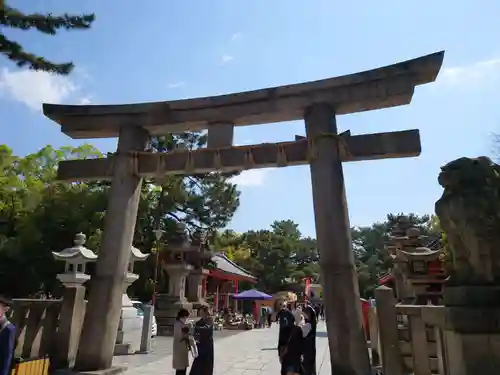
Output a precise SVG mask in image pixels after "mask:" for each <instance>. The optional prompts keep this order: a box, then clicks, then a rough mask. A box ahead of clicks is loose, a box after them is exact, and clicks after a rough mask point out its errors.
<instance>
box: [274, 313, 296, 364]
mask: <svg viewBox="0 0 500 375" xmlns="http://www.w3.org/2000/svg"><path fill="white" fill-rule="evenodd" d="M276 321H277V322H278V324H279V326H280V328H279V333H278V356H280V358H281V353H282V351H283V350H284V348H285V347H286V345H287V343H288V340H289V339H290V334H291V332H292V328H293V327H295V317H294V315H293V314H292V312H291V311H290V310H289V309H288V308H287V306H286V304H283V305H282V307H281V310H280V311H279V312H278V313H277V314H276Z"/></svg>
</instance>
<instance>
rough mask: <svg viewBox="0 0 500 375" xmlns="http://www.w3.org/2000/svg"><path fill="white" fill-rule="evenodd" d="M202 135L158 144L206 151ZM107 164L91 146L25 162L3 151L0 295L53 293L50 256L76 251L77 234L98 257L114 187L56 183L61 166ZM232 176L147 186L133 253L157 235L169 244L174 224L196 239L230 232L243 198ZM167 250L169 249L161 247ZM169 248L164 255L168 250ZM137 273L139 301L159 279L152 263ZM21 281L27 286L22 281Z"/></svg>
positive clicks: (150, 245) (56, 267)
mask: <svg viewBox="0 0 500 375" xmlns="http://www.w3.org/2000/svg"><path fill="white" fill-rule="evenodd" d="M204 142H205V140H204V138H203V136H202V135H200V134H197V133H193V134H189V135H187V134H181V135H179V136H176V137H169V138H167V137H165V138H157V139H154V140H153V142H152V146H153V147H157V148H158V150H157V151H161V149H160V148H159V147H160V146H159V145H160V144H164V143H169V144H172V145H173V146H172V147H178V146H181V147H183V145H187V146H186V147H191V146H190V145H192V144H193V143H195V144H196V145H198V146H199V145H203V143H204ZM98 156H102V155H101V153H100V152H99V151H98V150H97V149H95V148H94V147H92V146H90V145H84V146H80V147H76V148H72V147H63V148H61V149H54V148H52V147H50V146H47V147H45V148H43V149H42V150H40V151H39V152H37V153H34V154H31V155H27V156H25V157H19V156H16V155H14V154H13V153H12V151H11V150H10V149H9V148H8V147H7V146H0V168H1V173H0V293H4V294H8V295H11V296H29V295H34V294H36V293H37V292H53V291H54V290H55V289H57V285H58V282H57V280H56V278H55V275H56V274H57V272H58V271H60V270H61V268H60V267H61V265H60V264H57V263H56V262H54V260H53V259H52V254H51V251H61V250H62V249H64V248H66V247H70V246H71V245H72V242H73V239H74V236H75V234H76V233H78V232H83V233H85V234H86V235H87V237H88V241H87V247H89V248H90V249H92V250H94V251H96V252H98V250H99V246H100V243H101V235H102V230H103V224H104V221H103V219H104V216H105V213H106V209H107V202H108V191H109V183H107V182H91V183H90V182H89V183H86V182H80V183H72V184H68V183H63V182H58V181H56V180H55V177H56V166H57V163H58V162H59V161H61V160H68V159H82V158H93V157H98ZM228 178H229V176H220V175H217V174H211V175H203V176H195V177H190V178H182V177H167V178H163V179H159V180H158V179H157V180H155V179H148V180H146V181H145V183H144V184H143V187H142V190H141V199H140V203H139V213H138V219H137V225H136V231H135V235H134V245H135V246H136V247H139V248H140V249H141V250H142V251H143V252H146V253H148V252H150V251H151V250H152V249H154V248H155V246H156V245H157V244H156V242H155V241H156V239H155V235H154V230H155V229H161V230H163V231H164V235H163V238H162V241H168V240H169V238H170V236H171V235H172V234H173V231H174V228H175V225H174V224H175V223H177V222H178V221H182V222H184V223H186V225H187V228H188V230H190V231H191V232H192V231H193V230H194V229H197V228H203V229H205V230H208V231H212V230H216V229H220V228H222V227H224V226H226V225H227V223H228V222H229V221H230V219H231V218H232V216H233V214H234V212H235V210H236V208H237V207H238V205H239V192H238V190H237V189H236V186H235V185H234V184H232V183H230V182H229V180H228ZM162 246H163V245H162ZM163 248H164V247H163ZM150 258H151V259H150V260H149V261H148V262H145V264H142V265H138V267H139V269H138V270H137V271H138V272H139V273H140V276H141V279H140V280H139V281H138V282H137V283H135V284H134V287H135V288H136V291H137V293H139V294H140V293H146V294H147V293H148V291H147V290H145V289H147V288H148V287H151V278H152V277H153V274H154V265H155V262H154V257H150ZM20 273H22V275H23V276H22V277H23V282H22V283H18V282H13V280H19V277H20V276H19V275H20Z"/></svg>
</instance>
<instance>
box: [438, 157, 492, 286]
mask: <svg viewBox="0 0 500 375" xmlns="http://www.w3.org/2000/svg"><path fill="white" fill-rule="evenodd" d="M438 181H439V184H440V185H441V186H442V187H443V188H444V192H443V195H442V196H441V198H440V199H439V200H438V201H437V202H436V206H435V209H436V215H437V216H438V217H439V220H440V223H441V228H442V229H443V231H444V232H445V233H446V234H447V239H448V245H449V249H450V251H451V253H452V254H451V255H452V258H453V268H454V270H453V273H452V275H451V276H450V284H451V285H471V286H472V285H488V284H489V285H491V284H500V166H498V165H497V164H495V163H493V162H492V161H491V160H490V159H489V158H487V157H479V158H476V159H469V158H460V159H457V160H454V161H452V162H450V163H448V164H446V165H445V166H443V167H442V168H441V173H440V174H439V178H438Z"/></svg>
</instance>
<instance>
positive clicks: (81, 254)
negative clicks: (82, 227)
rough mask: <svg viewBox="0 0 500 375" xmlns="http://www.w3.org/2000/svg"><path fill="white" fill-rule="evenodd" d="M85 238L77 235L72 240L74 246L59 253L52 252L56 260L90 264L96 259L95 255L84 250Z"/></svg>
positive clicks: (80, 234)
mask: <svg viewBox="0 0 500 375" xmlns="http://www.w3.org/2000/svg"><path fill="white" fill-rule="evenodd" d="M86 240H87V237H86V236H85V235H84V234H83V233H78V234H77V235H76V236H75V239H74V244H75V245H74V246H73V247H68V248H66V249H64V250H62V251H60V252H55V251H53V252H52V255H53V256H54V258H55V259H56V260H62V261H78V260H80V261H84V262H90V261H94V260H96V259H97V255H96V254H95V253H94V252H93V251H92V250H90V249H88V248H86V247H85V246H84V245H85V241H86Z"/></svg>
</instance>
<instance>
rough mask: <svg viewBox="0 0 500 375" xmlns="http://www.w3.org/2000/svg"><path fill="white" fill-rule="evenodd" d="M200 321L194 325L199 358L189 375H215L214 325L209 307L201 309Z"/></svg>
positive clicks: (194, 362) (195, 360)
mask: <svg viewBox="0 0 500 375" xmlns="http://www.w3.org/2000/svg"><path fill="white" fill-rule="evenodd" d="M199 311H200V317H201V318H200V319H199V320H198V321H197V322H196V324H195V325H194V339H195V340H196V346H197V348H198V356H197V357H196V358H195V359H194V361H193V364H192V365H191V371H190V372H189V375H213V373H214V324H213V320H212V317H211V316H210V313H209V311H208V307H206V306H203V307H202V308H200V310H199Z"/></svg>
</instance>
